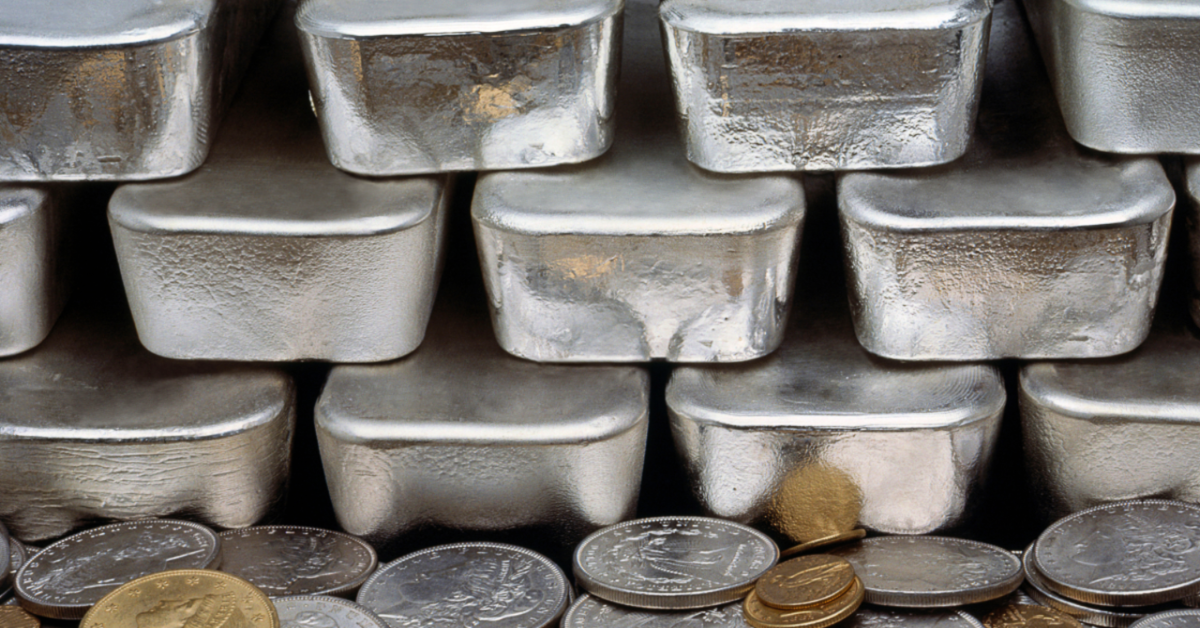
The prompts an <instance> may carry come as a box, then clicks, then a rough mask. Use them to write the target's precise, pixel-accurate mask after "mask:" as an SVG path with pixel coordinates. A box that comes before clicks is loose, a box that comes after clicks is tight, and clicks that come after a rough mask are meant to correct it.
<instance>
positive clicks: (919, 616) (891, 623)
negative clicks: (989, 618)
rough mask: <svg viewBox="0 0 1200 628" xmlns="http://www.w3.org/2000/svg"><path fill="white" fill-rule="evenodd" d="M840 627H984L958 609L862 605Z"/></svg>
mask: <svg viewBox="0 0 1200 628" xmlns="http://www.w3.org/2000/svg"><path fill="white" fill-rule="evenodd" d="M837 626H838V628H983V622H980V621H979V620H978V619H976V618H975V617H974V616H973V615H971V614H970V613H966V612H964V611H958V610H945V611H919V610H910V609H905V608H884V607H873V606H860V607H858V610H857V611H854V614H853V615H851V616H850V617H848V618H846V619H844V620H842V621H841V622H839V623H838V625H837Z"/></svg>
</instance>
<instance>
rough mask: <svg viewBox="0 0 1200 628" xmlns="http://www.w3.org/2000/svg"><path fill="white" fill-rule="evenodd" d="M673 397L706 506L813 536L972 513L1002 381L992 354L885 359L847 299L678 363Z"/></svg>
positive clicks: (671, 406) (682, 442)
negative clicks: (764, 336)
mask: <svg viewBox="0 0 1200 628" xmlns="http://www.w3.org/2000/svg"><path fill="white" fill-rule="evenodd" d="M666 399H667V409H668V411H669V413H670V417H671V430H672V431H673V433H674V435H675V445H676V448H677V450H678V451H679V452H680V455H681V457H682V458H683V460H684V464H685V465H686V468H687V473H688V476H689V477H690V479H691V484H692V490H693V491H694V493H695V494H696V496H697V497H698V498H699V500H700V503H701V505H702V506H703V507H704V508H705V510H707V511H708V512H709V513H711V514H712V515H714V516H717V517H723V518H727V519H733V520H735V521H740V522H743V523H750V524H754V525H760V526H766V527H770V528H772V529H774V530H776V531H777V532H779V533H781V534H783V535H785V536H787V537H789V538H791V539H792V540H795V541H798V542H804V541H808V540H811V539H813V538H817V537H821V536H825V535H829V534H833V533H837V532H844V531H846V530H849V529H851V528H853V527H856V526H861V527H865V528H868V529H870V530H875V531H878V532H886V533H893V534H924V533H929V532H934V531H937V530H942V529H945V528H948V527H952V526H955V525H958V524H961V523H963V522H964V521H965V520H966V518H967V516H968V515H969V514H970V513H971V512H972V509H973V508H974V507H975V505H976V504H977V503H979V501H980V500H981V499H982V491H981V488H982V486H981V485H982V484H983V482H984V480H985V477H986V475H987V471H988V468H989V466H990V461H991V458H992V452H993V449H994V447H995V443H996V438H997V435H998V432H999V429H1000V419H1001V416H1002V414H1003V411H1004V403H1005V393H1004V383H1003V380H1002V379H1001V377H1000V372H999V371H998V370H997V369H996V368H995V367H992V366H986V365H953V364H952V365H936V366H934V365H916V364H902V363H895V362H886V361H881V360H878V359H875V358H873V357H872V356H870V355H869V354H868V353H867V352H866V351H864V350H863V349H862V348H861V347H860V346H859V345H858V343H856V342H855V339H854V334H853V330H852V328H851V325H850V321H849V316H848V315H847V314H846V313H845V312H844V311H842V310H835V311H828V310H813V311H805V312H802V313H800V312H798V313H797V314H795V315H794V320H793V323H792V326H791V328H789V329H788V336H787V339H786V340H785V341H784V343H783V346H781V347H780V348H779V350H778V351H777V352H775V353H774V354H772V355H770V356H767V357H766V358H763V359H762V360H758V361H755V362H752V363H749V364H744V365H742V364H739V365H721V366H695V367H693V366H688V367H679V368H676V369H675V371H674V373H673V374H672V376H671V381H670V383H669V384H668V386H667V392H666Z"/></svg>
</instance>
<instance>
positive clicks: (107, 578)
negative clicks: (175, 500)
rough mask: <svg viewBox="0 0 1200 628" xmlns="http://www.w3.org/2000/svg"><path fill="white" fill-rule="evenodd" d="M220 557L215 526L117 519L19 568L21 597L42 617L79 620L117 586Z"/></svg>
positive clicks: (63, 542)
mask: <svg viewBox="0 0 1200 628" xmlns="http://www.w3.org/2000/svg"><path fill="white" fill-rule="evenodd" d="M220 557H221V541H220V540H219V539H218V538H217V535H216V533H215V532H213V531H212V530H210V529H208V528H206V527H204V526H202V525H199V524H195V523H189V522H187V521H170V520H158V521H134V522H130V523H116V524H112V525H107V526H101V527H99V528H93V529H91V530H85V531H83V532H80V533H78V534H73V535H71V536H69V537H67V538H65V539H63V540H61V541H59V542H57V543H54V544H53V545H50V546H48V547H47V548H46V549H44V550H42V551H40V552H38V553H37V555H36V556H34V557H33V558H31V559H30V560H29V562H27V563H26V564H25V565H24V566H23V567H21V570H20V571H18V572H17V587H16V588H17V598H18V599H19V600H20V602H21V606H22V607H24V608H25V610H27V611H29V612H31V613H33V614H35V615H41V616H43V617H52V618H57V619H80V618H82V617H83V615H84V614H85V613H87V611H88V609H89V608H91V607H92V605H93V604H95V603H96V602H98V601H99V600H100V598H102V597H104V596H105V595H106V594H107V593H109V592H110V591H112V590H113V589H116V588H117V587H119V586H121V585H123V584H125V583H127V582H129V581H131V580H135V579H137V578H140V577H142V576H147V575H150V574H154V573H158V572H160V571H167V570H170V569H207V568H210V567H213V566H215V565H216V564H217V562H218V560H219V559H220Z"/></svg>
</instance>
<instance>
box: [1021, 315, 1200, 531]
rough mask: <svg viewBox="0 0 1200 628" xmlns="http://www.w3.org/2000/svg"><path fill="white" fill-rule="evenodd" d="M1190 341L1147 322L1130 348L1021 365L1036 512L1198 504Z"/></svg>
mask: <svg viewBox="0 0 1200 628" xmlns="http://www.w3.org/2000/svg"><path fill="white" fill-rule="evenodd" d="M1197 373H1200V340H1197V339H1196V338H1195V337H1194V336H1193V335H1192V334H1191V333H1190V332H1189V331H1188V330H1186V329H1183V328H1182V326H1179V327H1167V326H1160V327H1156V328H1155V330H1154V331H1153V332H1152V333H1151V334H1150V338H1149V339H1148V340H1147V341H1146V343H1145V344H1144V345H1142V346H1141V347H1140V348H1138V349H1137V350H1136V351H1134V352H1133V353H1130V354H1128V355H1124V356H1120V357H1117V358H1111V359H1107V360H1100V361H1088V362H1041V363H1034V364H1028V365H1026V366H1024V367H1023V368H1022V369H1021V384H1020V400H1021V401H1020V403H1021V422H1022V425H1023V426H1024V428H1023V429H1022V433H1023V434H1024V439H1025V464H1026V465H1027V467H1028V470H1029V475H1030V477H1031V478H1032V481H1033V484H1034V486H1035V487H1036V489H1037V490H1038V492H1039V494H1040V496H1041V497H1040V498H1039V499H1038V502H1039V503H1040V504H1041V505H1042V507H1043V508H1044V509H1045V512H1044V513H1043V514H1044V515H1046V516H1048V517H1050V518H1057V517H1061V516H1063V515H1066V514H1068V513H1071V512H1075V511H1078V510H1081V509H1083V508H1087V507H1090V506H1095V505H1097V504H1103V503H1107V502H1112V501H1117V500H1125V499H1136V498H1142V497H1161V498H1169V499H1177V500H1181V501H1186V502H1191V503H1200V461H1198V460H1196V456H1195V452H1196V450H1197V448H1200V388H1198V387H1197V386H1196V381H1197Z"/></svg>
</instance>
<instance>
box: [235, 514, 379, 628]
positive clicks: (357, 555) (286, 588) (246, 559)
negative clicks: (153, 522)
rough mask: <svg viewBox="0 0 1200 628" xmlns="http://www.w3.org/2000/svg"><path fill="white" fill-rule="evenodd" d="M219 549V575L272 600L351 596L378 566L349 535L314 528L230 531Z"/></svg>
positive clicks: (366, 549)
mask: <svg viewBox="0 0 1200 628" xmlns="http://www.w3.org/2000/svg"><path fill="white" fill-rule="evenodd" d="M221 546H222V547H223V553H224V559H223V560H222V561H221V571H224V572H226V573H231V574H233V575H235V576H237V577H239V578H243V579H245V580H246V581H248V582H250V584H253V585H254V586H256V587H258V588H259V589H261V590H262V592H263V593H266V594H267V595H268V596H270V597H271V598H279V597H285V596H292V595H350V594H353V593H354V592H355V591H356V590H357V589H358V587H359V585H361V584H362V583H363V582H366V580H367V578H368V577H370V575H371V574H372V573H374V572H375V567H376V566H377V564H378V558H377V557H376V556H375V550H374V548H372V547H371V546H370V545H367V544H366V543H365V542H363V541H361V540H359V539H356V538H354V537H352V536H350V535H348V534H342V533H341V532H334V531H332V530H321V529H318V528H304V527H300V526H259V527H254V528H244V529H241V530H229V531H226V532H222V533H221ZM312 628H319V627H316V626H314V627H312ZM343 628H344V627H343Z"/></svg>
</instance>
